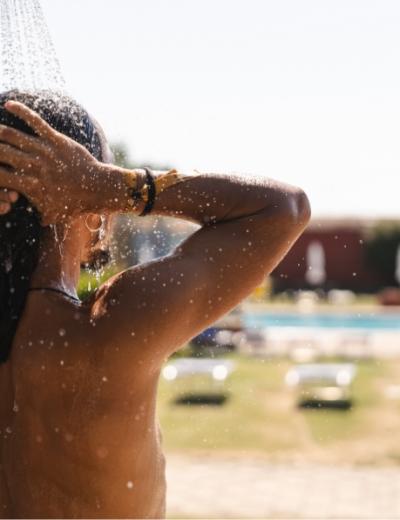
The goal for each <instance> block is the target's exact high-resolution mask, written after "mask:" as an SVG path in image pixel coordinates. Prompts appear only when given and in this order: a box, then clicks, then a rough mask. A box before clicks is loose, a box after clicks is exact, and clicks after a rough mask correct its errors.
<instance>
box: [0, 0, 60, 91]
mask: <svg viewBox="0 0 400 520" xmlns="http://www.w3.org/2000/svg"><path fill="white" fill-rule="evenodd" d="M11 89H19V90H56V91H59V92H63V91H64V89H65V80H64V78H63V75H62V72H61V67H60V63H59V61H58V58H57V55H56V52H55V49H54V45H53V42H52V39H51V36H50V32H49V29H48V26H47V23H46V20H45V17H44V15H43V11H42V8H41V5H40V2H39V0H0V91H5V90H11Z"/></svg>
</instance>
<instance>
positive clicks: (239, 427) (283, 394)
mask: <svg viewBox="0 0 400 520" xmlns="http://www.w3.org/2000/svg"><path fill="white" fill-rule="evenodd" d="M232 359H233V361H234V362H235V365H236V369H235V371H234V373H233V374H232V376H231V378H230V380H229V383H228V384H227V389H228V391H229V399H228V400H227V402H226V403H225V404H224V405H222V406H210V405H196V406H184V405H177V404H175V403H174V397H175V395H176V390H177V386H176V383H168V382H166V381H164V380H162V381H161V382H160V388H159V400H158V412H159V419H160V423H161V426H162V429H163V435H164V446H165V448H166V450H167V451H192V450H196V451H198V450H214V451H219V452H237V453H238V454H241V453H243V454H244V453H249V452H255V453H256V452H257V453H260V452H262V453H264V454H265V455H268V456H271V455H277V454H279V455H282V454H283V455H286V456H293V455H296V454H297V453H301V454H303V455H304V454H307V453H311V452H313V453H314V452H316V451H318V450H320V451H321V450H322V452H323V453H324V454H328V455H329V454H330V455H331V456H332V457H333V458H334V457H335V454H336V453H339V450H340V455H343V456H347V457H350V459H351V453H352V449H353V446H354V445H355V443H359V442H360V441H363V440H364V441H368V442H371V443H374V442H376V444H377V445H378V444H379V443H381V446H380V448H382V442H384V443H385V442H386V443H387V447H383V448H384V449H383V450H382V449H380V453H381V452H382V453H381V455H380V456H381V458H385V457H386V458H387V457H389V458H390V457H392V459H395V458H396V457H397V456H398V451H397V450H396V448H395V446H393V445H392V443H391V437H390V438H389V439H386V440H385V439H383V438H382V435H381V428H384V425H383V424H380V423H379V418H378V417H379V415H380V414H382V410H384V412H385V421H387V420H389V421H390V420H391V417H392V416H393V421H395V422H398V421H399V420H398V419H397V416H398V415H399V413H398V412H399V405H398V404H397V403H387V402H386V400H385V398H384V396H383V395H382V392H381V391H380V390H379V388H378V386H377V382H379V381H381V380H384V379H385V377H389V378H390V377H394V376H395V375H396V374H397V370H399V371H400V366H399V364H397V365H395V367H393V366H389V364H388V363H382V364H380V363H376V362H363V363H360V364H358V372H357V376H356V379H355V382H354V387H353V388H354V407H353V408H352V409H351V410H348V411H342V410H327V409H325V410H321V409H318V410H301V409H298V408H297V407H296V396H295V394H294V392H293V391H292V390H290V389H289V388H287V387H286V385H285V383H284V376H285V373H286V372H287V370H288V369H289V367H290V366H291V363H290V362H289V361H280V362H276V361H265V360H259V359H251V358H242V357H238V356H234V357H232ZM394 368H396V370H395V372H396V374H394V373H393V370H394ZM391 414H392V415H391ZM399 426H400V425H399ZM390 453H392V455H390ZM359 458H360V457H359V455H357V457H354V461H359ZM350 459H349V461H351V460H350Z"/></svg>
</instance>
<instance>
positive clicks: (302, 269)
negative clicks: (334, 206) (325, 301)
mask: <svg viewBox="0 0 400 520" xmlns="http://www.w3.org/2000/svg"><path fill="white" fill-rule="evenodd" d="M313 242H318V243H319V244H321V246H322V248H323V250H324V253H325V272H326V280H325V281H324V282H323V283H321V284H318V285H317V286H312V285H311V284H310V283H309V282H307V280H306V271H307V269H308V268H309V266H307V250H308V248H309V246H310V244H311V243H313ZM272 279H273V285H274V290H275V291H277V292H280V291H283V290H287V289H307V288H313V287H314V288H315V287H320V288H323V289H327V290H328V289H333V288H335V289H350V290H353V291H355V292H370V291H376V290H378V289H380V288H381V287H382V285H383V282H382V280H381V278H380V277H379V276H378V275H377V274H376V273H374V272H373V271H372V270H371V269H370V268H369V267H368V265H367V262H366V255H365V229H363V227H362V226H359V227H354V226H346V225H343V224H342V225H337V226H335V225H334V224H333V223H332V222H330V224H329V226H327V227H324V226H323V225H321V226H316V225H313V226H311V227H310V228H309V229H308V230H306V231H305V233H304V234H303V235H302V236H301V237H300V238H299V240H298V241H297V242H296V244H295V245H294V246H293V249H292V250H291V251H290V252H289V254H288V255H287V256H286V258H285V259H284V260H283V261H282V263H281V264H280V265H279V266H278V268H277V269H276V270H275V271H274V272H273V274H272Z"/></svg>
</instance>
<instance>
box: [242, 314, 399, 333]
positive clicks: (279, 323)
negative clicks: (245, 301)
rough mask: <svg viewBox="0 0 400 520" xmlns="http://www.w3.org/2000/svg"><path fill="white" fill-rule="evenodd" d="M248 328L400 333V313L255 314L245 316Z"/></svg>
mask: <svg viewBox="0 0 400 520" xmlns="http://www.w3.org/2000/svg"><path fill="white" fill-rule="evenodd" d="M244 321H245V324H246V326H247V327H260V328H275V327H279V328H281V327H300V328H314V329H315V328H317V329H366V330H371V331H373V330H382V331H383V330H388V331H399V332H400V313H398V314H396V313H382V314H380V313H363V314H358V313H354V314H347V313H314V314H302V313H300V312H298V313H296V312H254V313H251V314H250V313H249V314H247V313H246V314H245V316H244Z"/></svg>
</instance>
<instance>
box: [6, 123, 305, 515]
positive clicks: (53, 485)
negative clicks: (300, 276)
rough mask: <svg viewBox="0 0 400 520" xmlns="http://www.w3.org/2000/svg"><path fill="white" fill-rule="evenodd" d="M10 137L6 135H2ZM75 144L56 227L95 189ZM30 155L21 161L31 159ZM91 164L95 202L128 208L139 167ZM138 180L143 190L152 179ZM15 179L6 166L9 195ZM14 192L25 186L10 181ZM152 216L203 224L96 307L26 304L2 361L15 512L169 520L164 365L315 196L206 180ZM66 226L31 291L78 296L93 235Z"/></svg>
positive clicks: (236, 291) (252, 279) (51, 301)
mask: <svg viewBox="0 0 400 520" xmlns="http://www.w3.org/2000/svg"><path fill="white" fill-rule="evenodd" d="M11 137H12V139H13V144H14V146H16V143H17V141H16V137H15V135H14V134H13V135H12V136H11ZM52 139H53V140H54V142H56V144H57V146H56V147H55V149H54V154H58V153H61V155H62V153H63V151H61V152H60V149H63V146H64V140H63V139H62V138H61V137H60V141H59V142H58V141H57V139H58V137H57V135H54V136H52ZM0 140H3V141H4V140H6V135H5V134H4V132H3V133H2V130H1V129H0ZM67 144H68V148H67V150H66V151H65V154H64V157H65V158H66V159H65V163H63V166H64V167H63V169H62V175H63V176H64V177H63V178H57V172H56V171H54V175H51V176H49V177H48V180H47V185H46V186H47V187H48V189H49V194H50V195H51V193H50V192H51V190H52V189H53V187H52V186H51V184H52V183H53V182H54V190H53V191H54V194H55V196H54V197H51V196H48V197H47V199H46V200H48V201H50V202H49V204H54V207H53V208H50V209H49V212H48V218H49V219H51V218H53V216H54V215H57V214H60V211H61V210H64V208H65V207H66V206H67V205H68V204H66V203H65V201H67V202H68V200H70V199H71V200H72V199H74V200H79V201H80V203H81V204H82V205H84V204H86V202H85V196H86V194H87V193H89V190H82V191H79V189H80V187H81V185H82V182H81V181H80V182H76V181H75V179H74V175H76V176H77V177H79V174H80V172H79V171H74V170H71V171H69V166H68V160H69V157H70V156H71V154H73V153H76V154H77V156H78V159H79V160H76V161H75V163H74V164H75V166H74V167H75V168H76V165H77V164H78V165H82V164H85V161H87V160H89V159H88V158H87V157H86V156H84V155H82V156H80V155H79V154H81V153H83V152H82V151H81V150H80V149H76V150H75V149H74V148H73V145H72V144H71V143H67ZM35 146H36V144H35ZM49 146H50V144H49ZM103 146H104V154H107V147H106V144H105V142H104V144H103ZM25 150H26V148H25ZM24 153H25V152H24ZM36 153H37V152H35V154H36ZM7 154H8V155H7ZM10 154H11V155H10ZM54 154H53V155H54ZM48 156H49V157H52V155H51V154H48ZM21 157H22V156H21V155H20V156H19V157H18V161H22V160H25V158H24V157H22V158H21ZM46 160H47V159H46V157H45V156H44V157H43V161H44V162H45V161H46ZM50 160H51V159H49V161H50ZM105 160H107V157H105ZM5 161H9V163H7V164H10V165H11V166H12V161H13V159H12V152H11V151H7V150H6V149H4V147H3V155H2V162H5ZM91 168H93V169H94V173H93V175H94V174H96V175H97V173H98V175H99V177H98V178H96V187H97V189H96V197H97V199H96V201H94V200H93V194H92V195H91V199H90V201H89V202H87V207H88V208H91V209H93V208H94V207H98V208H99V211H100V209H101V211H102V212H105V213H107V212H108V213H112V212H117V211H118V210H117V208H116V207H115V205H116V204H117V203H118V204H119V205H120V210H119V211H120V212H123V211H125V212H126V211H128V210H129V204H128V200H127V197H128V195H127V191H126V188H124V186H123V182H122V181H121V182H119V178H120V177H119V175H120V174H121V175H122V177H123V176H125V177H126V175H128V172H126V171H124V172H121V169H118V168H116V167H113V166H111V165H108V167H107V168H108V169H109V171H108V172H107V171H105V169H104V165H100V164H99V165H98V166H97V165H96V164H94V165H93V166H91ZM50 170H51V168H50V166H49V167H48V171H50ZM25 171H26V167H25ZM86 171H87V170H86ZM66 173H67V174H68V175H67V174H66ZM91 174H92V172H91ZM135 175H137V176H138V177H139V178H141V179H142V182H144V174H143V172H140V171H138V172H136V173H135ZM53 177H54V178H53ZM9 178H10V176H9V175H8V176H7V175H6V174H4V175H3V176H2V172H1V171H0V186H5V185H6V183H7V182H8V181H9ZM16 178H17V176H16ZM64 178H65V179H66V180H65V182H67V183H70V184H68V186H67V185H65V186H64V185H63V182H64V180H63V179H64ZM83 178H84V175H83V174H82V179H83ZM111 178H112V182H108V181H107V179H111ZM71 179H72V180H71ZM104 179H106V180H104ZM59 186H61V187H62V190H63V196H64V200H63V203H62V208H58V207H57V193H58V192H59V191H57V188H58V187H59ZM102 186H104V191H102V189H103V188H101V187H102ZM6 187H7V188H9V189H17V191H18V186H17V185H16V186H13V185H12V183H11V182H9V183H8V184H7V185H6ZM74 190H77V191H76V192H74ZM21 191H22V188H21ZM27 195H29V194H27ZM35 196H37V197H39V196H40V193H39V194H36V195H35V194H33V195H32V198H34V197H35ZM51 201H52V202H51ZM104 201H105V202H104ZM39 204H40V201H38V205H39ZM107 204H109V206H107ZM41 207H43V208H45V205H44V203H43V204H42V205H41ZM142 209H143V208H138V212H139V213H140V212H141V210H142ZM153 214H155V215H161V216H163V215H169V216H174V217H177V218H183V219H186V220H190V221H194V222H196V223H198V224H199V226H200V228H199V229H198V230H197V231H196V232H195V233H193V235H192V236H190V237H189V238H188V239H187V240H186V241H185V242H183V243H182V244H180V245H179V246H178V247H177V249H176V250H175V251H174V252H173V253H172V254H171V255H169V256H167V257H165V258H163V259H159V260H155V261H153V262H149V263H146V264H143V265H139V266H136V267H134V268H131V269H128V270H126V271H124V272H122V273H120V274H119V275H117V276H115V277H114V278H113V279H111V280H110V281H109V282H107V283H106V284H105V285H104V286H103V287H102V288H101V289H100V290H99V291H98V292H97V294H96V295H95V297H94V298H93V300H92V301H89V302H87V303H85V304H79V303H77V302H74V301H73V300H71V299H68V298H66V297H64V296H62V295H58V294H54V293H50V292H45V293H40V292H34V293H30V295H29V297H28V302H27V306H26V309H25V312H24V315H23V318H22V320H21V321H20V324H19V328H18V331H17V335H16V337H15V340H14V344H13V349H12V353H11V357H10V359H9V361H8V362H7V363H6V364H4V365H2V366H0V391H1V392H2V394H1V395H2V396H3V397H2V402H1V405H0V406H1V408H0V427H1V436H0V439H1V469H2V473H1V477H2V479H1V493H2V494H1V497H0V505H1V510H2V512H3V515H4V517H13V518H20V517H31V518H32V517H40V518H65V517H69V518H110V517H112V518H162V517H163V516H164V514H165V492H166V487H165V474H164V459H163V455H162V449H161V443H160V434H159V429H158V425H157V420H156V415H155V407H156V392H157V382H158V378H159V374H160V370H161V367H162V365H163V363H164V362H165V360H166V359H167V358H168V356H170V355H171V354H172V353H173V352H175V351H176V350H177V349H178V348H179V347H180V346H181V345H183V344H184V343H185V342H187V341H188V340H189V339H190V338H192V337H194V336H195V335H196V334H198V333H199V332H200V331H202V330H204V329H205V328H206V327H208V326H209V325H211V324H212V323H213V322H214V321H215V320H216V319H218V318H219V317H221V316H222V315H224V314H225V313H226V312H228V311H229V310H230V309H232V308H233V307H235V306H236V305H237V304H238V303H239V302H240V301H241V300H242V299H243V298H244V297H246V296H247V295H248V294H250V293H251V292H252V291H253V290H254V288H255V287H257V286H258V285H259V284H260V282H261V281H262V280H263V279H264V278H265V276H266V275H267V274H268V273H270V272H271V271H272V270H273V269H274V268H275V267H276V265H277V264H278V263H279V262H280V260H281V259H282V258H283V256H284V255H285V254H286V253H287V252H288V251H289V249H290V248H291V246H292V245H293V243H294V242H295V240H296V239H297V238H298V237H299V235H300V234H301V233H302V231H303V230H304V228H305V226H306V224H307V222H308V220H309V218H310V208H309V204H308V200H307V197H306V196H305V194H304V192H302V191H301V190H300V189H298V188H295V187H292V186H288V185H285V184H282V183H279V182H275V181H270V180H266V179H260V178H254V177H245V178H242V177H238V176H230V175H226V176H220V175H213V174H207V175H206V174H198V175H196V176H195V177H193V178H190V179H189V180H187V182H185V183H183V184H181V185H178V186H174V187H172V188H170V189H168V190H166V191H165V192H163V193H161V194H160V195H159V196H158V198H157V200H156V204H155V206H154V209H153ZM60 226H64V228H63V229H60V230H58V233H57V234H58V236H63V237H64V240H63V242H62V248H61V249H60V247H59V246H60V244H59V243H57V241H56V240H55V235H54V233H53V232H52V231H51V229H50V228H46V234H45V237H44V238H43V241H42V243H41V253H40V254H41V256H40V261H39V264H38V267H37V269H36V271H35V273H34V276H33V278H32V281H31V284H32V287H53V288H63V289H64V290H66V291H67V292H69V293H70V294H74V291H75V287H76V284H77V281H78V278H79V267H80V262H81V260H82V258H85V255H86V254H87V247H88V244H89V243H90V233H89V236H88V230H87V228H85V226H84V225H83V221H82V218H81V217H80V216H76V215H74V217H73V219H72V220H71V221H70V222H69V223H68V227H67V225H66V224H65V223H60ZM66 230H67V231H68V232H65V231H66ZM182 478H185V476H184V475H182Z"/></svg>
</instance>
